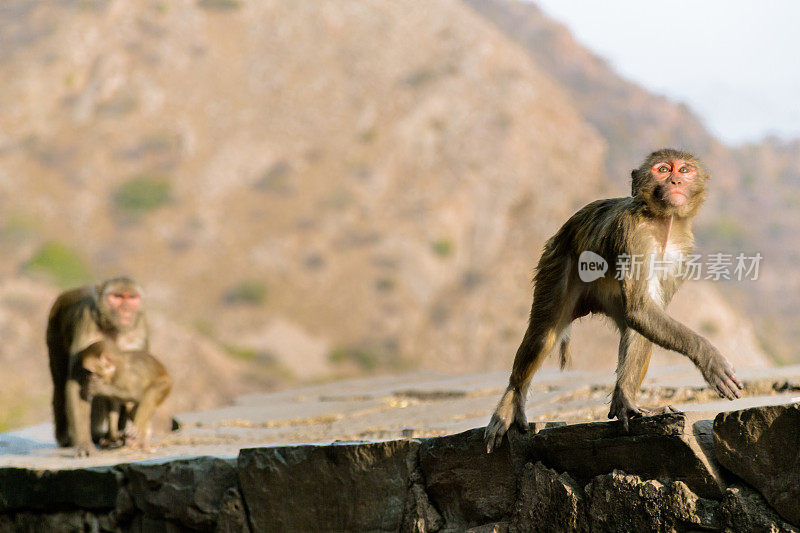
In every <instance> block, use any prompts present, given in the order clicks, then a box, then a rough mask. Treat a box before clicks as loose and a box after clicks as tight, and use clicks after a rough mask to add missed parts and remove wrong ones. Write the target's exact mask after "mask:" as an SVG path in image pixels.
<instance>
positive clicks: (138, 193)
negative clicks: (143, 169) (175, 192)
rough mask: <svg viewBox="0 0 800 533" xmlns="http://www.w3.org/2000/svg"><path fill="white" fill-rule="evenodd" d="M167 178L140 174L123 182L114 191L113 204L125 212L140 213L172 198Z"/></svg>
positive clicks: (159, 205)
mask: <svg viewBox="0 0 800 533" xmlns="http://www.w3.org/2000/svg"><path fill="white" fill-rule="evenodd" d="M171 191H172V188H171V186H170V183H169V181H168V180H166V179H164V178H160V177H155V176H150V175H147V174H141V175H139V176H136V177H135V178H132V179H130V180H128V181H126V182H125V183H123V184H122V185H121V186H120V187H119V188H118V189H117V190H116V192H115V193H114V205H115V206H116V207H117V208H118V209H120V210H122V211H123V212H125V213H128V214H131V215H140V214H143V213H146V212H148V211H152V210H153V209H156V208H158V207H161V206H162V205H164V204H166V203H169V202H170V201H171V200H172V192H171Z"/></svg>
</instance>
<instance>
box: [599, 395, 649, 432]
mask: <svg viewBox="0 0 800 533" xmlns="http://www.w3.org/2000/svg"><path fill="white" fill-rule="evenodd" d="M649 414H651V413H650V411H648V410H647V409H642V408H641V407H637V406H635V405H634V404H632V403H630V402H622V401H617V402H613V403H612V404H611V409H610V410H609V411H608V418H612V419H613V418H616V419H617V420H619V421H620V422H622V427H624V428H625V433H627V432H628V431H630V427H629V426H628V422H629V421H630V419H632V418H638V417H640V416H647V415H649Z"/></svg>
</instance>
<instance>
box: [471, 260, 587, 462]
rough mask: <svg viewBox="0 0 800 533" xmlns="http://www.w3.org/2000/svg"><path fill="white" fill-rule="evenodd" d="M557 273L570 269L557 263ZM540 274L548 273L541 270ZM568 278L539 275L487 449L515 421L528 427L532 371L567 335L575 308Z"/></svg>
mask: <svg viewBox="0 0 800 533" xmlns="http://www.w3.org/2000/svg"><path fill="white" fill-rule="evenodd" d="M557 267H558V273H557V274H555V273H554V272H552V270H554V269H551V273H552V274H553V278H555V276H556V275H558V276H559V277H562V278H563V277H564V276H567V275H569V269H568V268H565V267H564V266H563V265H561V264H558V265H557ZM540 274H547V273H543V272H541V271H540ZM566 285H567V283H566V281H565V280H556V279H546V278H545V276H542V275H537V277H536V290H535V291H534V296H533V305H532V307H531V317H530V322H529V324H528V329H527V331H526V332H525V336H524V337H523V339H522V343H521V344H520V346H519V349H518V350H517V354H516V356H515V357H514V366H513V368H512V370H511V377H510V378H509V380H508V388H507V389H506V392H505V393H504V394H503V397H502V398H500V402H499V403H498V404H497V408H496V409H495V411H494V414H493V415H492V419H491V420H490V421H489V425H488V426H486V431H485V433H484V440H485V442H486V451H487V452H488V453H491V452H492V450H493V449H494V448H496V447H497V446H499V445H500V443H501V442H502V440H503V435H505V434H506V432H508V429H509V428H510V427H511V426H512V425H514V426H516V427H517V428H519V429H520V430H521V431H527V430H528V419H527V417H526V416H525V398H526V396H527V393H528V385H529V384H530V381H531V378H532V377H533V374H534V373H535V372H536V371H537V370H538V369H539V367H540V366H541V365H542V362H543V361H544V359H545V358H546V357H547V356H548V355H549V354H550V352H552V351H553V349H554V348H555V346H556V344H557V343H558V344H559V345H561V344H562V341H564V340H565V339H564V338H562V334H563V333H564V332H565V329H566V328H567V326H569V324H570V322H572V311H573V306H574V303H575V298H573V297H570V296H569V295H568V294H567V292H568V291H567V287H566Z"/></svg>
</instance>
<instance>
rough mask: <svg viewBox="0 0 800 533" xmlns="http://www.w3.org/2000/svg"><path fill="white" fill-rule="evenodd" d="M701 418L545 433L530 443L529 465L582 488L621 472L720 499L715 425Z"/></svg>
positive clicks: (681, 416) (677, 416) (678, 416)
mask: <svg viewBox="0 0 800 533" xmlns="http://www.w3.org/2000/svg"><path fill="white" fill-rule="evenodd" d="M702 416H703V415H702V414H699V415H698V414H694V413H670V414H664V415H658V416H647V417H642V418H636V419H633V420H631V422H630V432H628V433H626V432H625V430H624V429H623V427H622V424H621V423H620V422H618V421H615V422H593V423H590V424H575V425H571V426H564V427H554V428H548V429H544V430H542V431H540V432H539V433H538V434H537V435H535V436H534V437H533V438H532V440H531V444H530V446H531V449H530V452H529V453H530V455H529V460H532V461H534V460H541V461H542V462H543V463H544V464H545V465H547V466H548V467H551V468H553V469H555V470H556V471H558V472H564V471H566V472H569V473H570V475H572V476H573V477H575V478H577V479H578V480H579V481H582V482H588V481H589V480H591V479H592V478H594V477H595V476H598V475H601V474H607V473H609V472H611V471H613V470H615V469H619V470H623V471H625V472H629V473H631V474H636V475H640V476H642V478H644V479H662V480H680V481H683V482H684V483H686V485H688V486H689V488H690V489H691V490H692V491H694V492H695V493H697V494H698V495H700V496H703V497H707V498H717V499H719V498H721V497H722V494H723V492H724V490H725V482H724V480H723V478H722V474H721V472H720V471H719V469H718V467H717V465H716V464H715V462H714V459H713V450H712V435H711V421H710V420H704V419H703V418H702Z"/></svg>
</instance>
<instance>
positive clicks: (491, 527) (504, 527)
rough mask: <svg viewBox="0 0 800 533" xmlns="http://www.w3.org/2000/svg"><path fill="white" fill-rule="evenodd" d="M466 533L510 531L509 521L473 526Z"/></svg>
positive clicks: (501, 532) (500, 532)
mask: <svg viewBox="0 0 800 533" xmlns="http://www.w3.org/2000/svg"><path fill="white" fill-rule="evenodd" d="M465 533H508V522H495V523H494V524H486V525H483V526H477V527H471V528H469V529H468V530H466V532H465Z"/></svg>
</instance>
